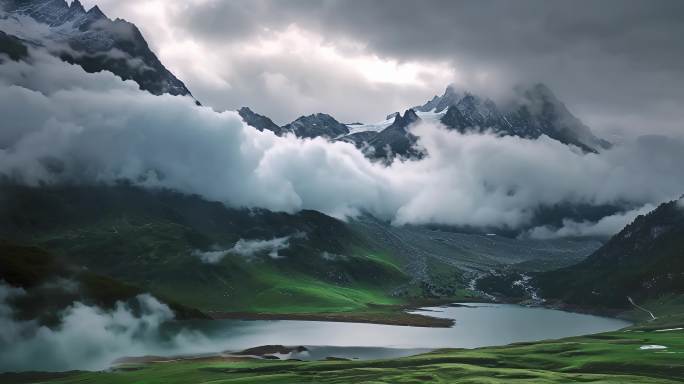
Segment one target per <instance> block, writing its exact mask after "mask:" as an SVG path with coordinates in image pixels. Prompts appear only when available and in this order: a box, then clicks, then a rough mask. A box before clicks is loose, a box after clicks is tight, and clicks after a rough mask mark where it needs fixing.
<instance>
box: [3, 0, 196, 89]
mask: <svg viewBox="0 0 684 384" xmlns="http://www.w3.org/2000/svg"><path fill="white" fill-rule="evenodd" d="M0 6H2V9H3V10H4V11H5V12H8V13H9V14H11V15H25V16H29V17H31V18H33V19H34V20H36V21H38V22H40V23H44V24H47V25H49V26H50V28H51V30H52V31H53V33H52V34H51V35H50V36H49V37H48V39H50V41H44V42H43V43H44V44H45V45H46V47H47V48H48V49H49V50H50V51H51V52H53V53H54V54H55V55H58V56H59V57H61V58H62V59H63V60H65V61H67V62H69V63H72V64H78V65H80V66H82V67H83V68H84V69H85V70H86V71H87V72H99V71H102V70H105V71H109V72H112V73H114V74H115V75H117V76H119V77H121V78H122V79H124V80H133V81H135V82H136V83H138V85H139V86H140V88H141V89H143V90H146V91H148V92H150V93H153V94H155V95H161V94H164V93H168V94H171V95H190V91H188V89H187V88H186V87H185V85H184V84H183V82H182V81H180V80H178V79H177V78H176V77H175V76H174V75H173V74H172V73H171V72H169V70H167V69H166V67H164V65H163V64H162V63H161V62H160V61H159V59H158V58H157V56H156V55H155V54H154V53H153V52H152V51H151V50H150V48H149V46H148V45H147V42H146V41H145V38H144V37H143V36H142V34H141V33H140V31H139V30H138V28H137V27H136V26H135V25H134V24H131V23H129V22H127V21H124V20H121V19H116V20H110V19H109V18H107V16H105V14H104V13H102V11H101V10H100V9H99V8H98V7H93V8H91V9H90V10H88V11H86V10H85V8H83V6H82V5H81V3H80V2H79V1H78V0H74V1H73V2H72V3H71V5H68V4H67V3H66V1H64V0H0ZM19 37H21V36H19ZM64 46H66V47H68V49H65V48H64Z"/></svg>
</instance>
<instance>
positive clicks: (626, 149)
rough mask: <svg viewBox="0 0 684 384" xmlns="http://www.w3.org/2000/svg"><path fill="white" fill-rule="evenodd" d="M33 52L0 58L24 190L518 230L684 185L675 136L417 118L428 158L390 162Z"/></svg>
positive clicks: (3, 104) (12, 168) (6, 168)
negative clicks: (175, 196) (83, 189)
mask: <svg viewBox="0 0 684 384" xmlns="http://www.w3.org/2000/svg"><path fill="white" fill-rule="evenodd" d="M32 54H33V58H32V64H27V63H15V62H6V63H5V64H3V65H0V84H1V85H0V114H1V115H2V116H3V117H4V122H3V124H4V125H3V129H2V130H1V132H2V134H0V148H2V149H0V174H3V175H5V176H6V177H9V178H11V179H14V180H16V181H19V182H22V183H25V184H30V185H39V184H41V183H63V182H75V183H90V184H92V183H115V182H117V181H119V180H122V179H126V180H129V181H131V182H132V183H134V184H137V185H140V186H144V187H150V188H155V187H164V188H172V189H175V190H178V191H180V192H185V193H196V194H200V195H202V196H204V197H205V198H207V199H209V200H215V201H222V202H224V203H226V204H227V205H230V206H236V207H261V208H266V209H270V210H275V211H285V212H295V211H299V210H302V209H313V210H318V211H321V212H324V213H326V214H329V215H332V216H335V217H338V218H345V217H349V216H354V215H357V214H359V213H360V212H369V213H371V214H374V215H376V216H378V217H381V218H384V219H388V220H392V221H394V222H395V223H396V224H407V223H411V224H425V223H439V224H450V225H469V226H481V227H502V228H525V226H527V225H529V223H530V222H531V219H532V217H533V216H534V214H535V212H536V211H537V210H538V209H539V207H541V206H554V205H558V204H588V205H602V204H617V205H620V206H642V205H644V204H647V203H650V204H656V203H659V202H661V201H665V200H668V199H672V198H674V197H675V196H680V195H681V193H682V191H684V180H683V179H682V178H681V177H678V176H679V175H680V174H681V164H682V163H683V162H684V139H683V138H682V137H681V136H662V135H648V136H641V137H639V138H637V139H634V140H629V141H625V142H624V143H621V144H620V145H617V146H615V147H613V148H612V149H610V150H608V151H605V152H603V153H601V154H585V153H582V152H581V151H579V150H577V149H573V148H571V147H568V146H565V145H563V144H561V143H559V142H557V141H554V140H551V139H549V138H546V137H541V138H540V139H538V140H525V139H521V138H517V137H496V136H494V135H490V134H465V135H464V134H459V133H458V132H453V131H448V130H446V129H444V127H441V126H439V125H435V124H428V123H423V124H419V125H417V126H415V127H413V131H414V133H416V134H417V135H418V136H420V145H422V146H423V147H425V148H426V149H427V151H428V153H429V156H428V157H427V158H425V159H424V160H421V161H406V162H402V161H396V162H394V163H393V164H392V165H391V166H389V167H387V166H384V165H382V164H378V163H373V162H371V161H369V160H368V159H367V158H365V157H364V156H363V155H362V154H361V153H360V152H359V151H358V150H357V149H356V148H355V147H354V146H353V145H351V144H347V143H341V142H334V143H331V142H328V141H326V140H323V139H320V138H317V139H313V140H300V139H297V138H295V137H293V136H286V137H277V136H275V135H273V134H272V133H271V132H268V131H266V132H259V131H257V130H255V129H253V128H251V127H249V126H246V125H244V123H243V122H242V120H241V119H240V117H239V116H238V115H237V114H236V113H235V112H230V111H227V112H215V111H213V110H212V109H211V108H207V107H197V106H196V105H194V102H193V100H192V99H190V98H186V97H174V96H169V95H163V96H153V95H150V94H148V93H146V92H142V91H140V90H138V87H137V85H136V84H134V83H132V82H130V81H127V82H124V81H121V80H120V79H118V78H116V77H115V76H113V75H111V74H108V73H95V74H87V73H85V72H83V71H82V70H81V69H80V68H79V67H77V66H71V65H68V64H65V63H62V62H60V61H59V60H57V59H55V58H52V57H50V56H49V55H46V54H41V53H40V52H37V51H33V52H32ZM215 257H218V255H216V256H215Z"/></svg>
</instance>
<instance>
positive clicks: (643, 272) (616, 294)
mask: <svg viewBox="0 0 684 384" xmlns="http://www.w3.org/2000/svg"><path fill="white" fill-rule="evenodd" d="M533 284H534V285H535V286H538V287H539V288H540V292H541V295H542V296H543V297H544V298H548V299H557V300H561V301H562V302H564V303H568V304H575V305H585V306H603V307H614V308H622V307H628V306H629V305H630V303H629V301H628V297H631V298H633V299H634V300H636V301H642V300H648V299H654V298H658V297H660V296H663V295H672V294H683V293H684V204H682V200H679V201H677V200H675V201H671V202H668V203H665V204H662V205H660V206H659V207H658V208H656V209H655V210H654V211H652V212H650V213H649V214H647V215H643V216H639V217H637V218H636V219H635V220H634V221H633V222H632V223H631V224H629V225H627V226H626V227H625V228H624V229H623V230H622V231H620V233H618V234H617V235H615V236H613V237H612V238H611V239H610V241H608V242H607V243H606V244H605V245H604V246H602V247H601V248H599V249H598V250H597V251H596V252H594V253H593V254H592V255H591V256H589V257H588V258H587V259H586V260H585V261H583V262H581V263H579V264H577V265H574V266H571V267H567V268H563V269H560V270H557V271H552V272H546V273H542V274H540V275H538V276H537V277H535V279H534V282H533Z"/></svg>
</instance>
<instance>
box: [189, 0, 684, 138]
mask: <svg viewBox="0 0 684 384" xmlns="http://www.w3.org/2000/svg"><path fill="white" fill-rule="evenodd" d="M683 20H684V2H681V1H623V0H620V1H617V0H614V1H572V2H569V1H565V2H560V1H556V2H549V1H446V0H445V1H442V0H434V1H408V0H398V1H397V0H375V1H337V0H329V1H320V2H312V1H288V2H284V1H250V2H236V1H230V2H228V1H225V2H224V1H210V2H206V3H204V4H202V5H199V6H195V7H192V8H191V9H188V13H187V14H186V18H185V19H184V21H183V24H184V26H185V27H186V28H188V30H190V31H192V32H193V33H196V34H198V36H202V37H203V38H206V39H210V40H222V39H223V40H230V39H241V38H244V37H245V36H247V35H250V34H256V33H263V32H264V28H269V29H271V30H273V29H278V28H283V27H285V26H287V25H289V24H292V23H294V24H297V25H299V26H301V27H303V28H307V29H309V30H314V31H316V32H318V33H320V34H321V35H323V36H324V37H325V38H326V39H328V40H329V41H332V42H335V41H339V40H340V39H341V38H349V39H353V40H355V41H360V42H363V43H365V44H367V49H368V50H369V51H370V52H374V53H377V54H379V55H382V56H385V57H392V58H399V59H401V60H406V61H412V60H417V59H422V60H449V61H451V62H453V63H454V64H455V65H456V66H458V67H460V68H464V69H465V73H466V77H468V74H469V73H470V74H472V73H473V72H474V71H475V70H478V69H479V70H486V71H490V72H493V73H498V74H500V76H499V77H497V79H498V81H497V83H498V84H497V85H501V86H508V85H510V84H514V83H520V82H536V81H541V82H545V83H548V84H549V85H550V86H551V87H552V88H553V89H555V90H556V91H557V92H558V93H559V94H560V95H561V98H562V99H564V100H566V102H568V103H569V104H570V105H572V106H573V107H575V108H574V109H575V110H576V111H577V112H578V114H579V115H580V117H584V118H585V119H587V120H589V122H592V121H593V122H595V123H596V124H598V125H601V126H602V128H604V130H605V129H610V128H620V127H622V128H625V129H628V130H629V129H631V130H651V131H654V130H655V131H657V130H675V129H678V127H679V126H678V122H677V123H674V121H677V120H679V119H680V118H681V114H680V113H679V112H678V110H679V105H681V103H682V102H684V66H683V65H681V63H683V62H684V43H683V42H682V40H681V36H684V22H683ZM275 65H277V63H276V64H275ZM467 80H468V79H466V80H465V81H466V83H467ZM438 91H441V90H440V89H435V90H434V91H433V92H438ZM349 96H350V97H352V95H349ZM419 101H420V100H418V99H416V102H419ZM265 109H268V108H265ZM582 115H584V116H582ZM625 115H629V116H630V117H631V119H630V120H631V122H632V125H634V126H633V127H624V125H625V124H628V125H629V122H628V121H625V119H624V118H622V117H624V116H625ZM644 124H646V125H647V126H643V125H644Z"/></svg>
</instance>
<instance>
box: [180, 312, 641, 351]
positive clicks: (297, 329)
mask: <svg viewBox="0 0 684 384" xmlns="http://www.w3.org/2000/svg"><path fill="white" fill-rule="evenodd" d="M412 312H413V313H420V314H424V315H429V316H434V317H442V318H450V319H454V320H455V322H456V323H455V325H454V326H453V327H451V328H421V327H405V326H390V325H378V324H360V323H339V322H324V321H291V320H256V321H241V320H213V321H193V322H182V323H177V324H176V325H174V328H175V327H182V328H184V329H185V331H184V332H192V333H194V334H201V335H203V336H204V340H205V342H203V343H199V344H201V345H198V344H195V345H188V346H186V347H185V348H180V349H178V350H176V351H173V352H174V353H177V354H183V353H198V352H204V353H209V352H219V351H227V352H231V351H232V352H237V351H241V350H244V349H247V348H251V347H256V346H261V345H275V344H278V345H286V346H305V347H307V349H308V351H305V352H303V353H293V354H291V355H287V356H282V357H290V358H298V359H305V360H308V359H322V358H325V357H329V356H330V357H341V358H357V359H377V358H392V357H400V356H407V355H412V354H416V353H421V352H427V351H430V350H433V349H438V348H477V347H485V346H496V345H505V344H510V343H514V342H525V341H538V340H544V339H557V338H562V337H568V336H578V335H586V334H590V333H598V332H607V331H614V330H617V329H620V328H623V327H626V326H628V325H630V323H628V322H626V321H623V320H619V319H613V318H606V317H599V316H593V315H585V314H578V313H571V312H564V311H559V310H553V309H547V308H540V307H525V306H519V305H510V304H472V303H470V304H459V305H458V306H444V307H433V308H423V309H420V310H416V311H412ZM171 332H172V333H173V332H174V331H171ZM210 349H213V351H212V350H210Z"/></svg>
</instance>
